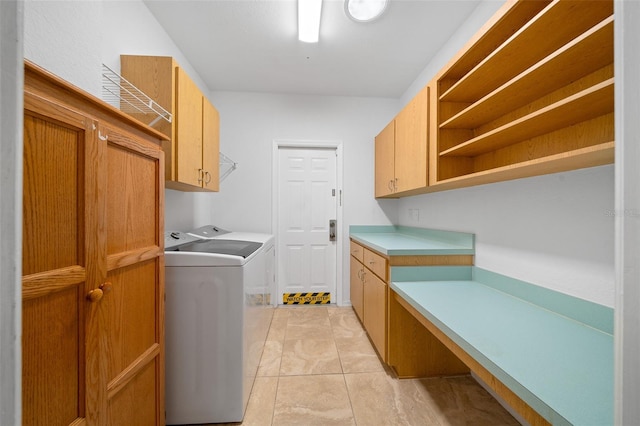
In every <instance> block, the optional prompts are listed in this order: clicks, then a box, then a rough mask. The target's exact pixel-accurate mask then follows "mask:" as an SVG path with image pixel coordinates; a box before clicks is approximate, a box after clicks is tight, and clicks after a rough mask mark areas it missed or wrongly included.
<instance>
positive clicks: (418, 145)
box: [395, 86, 429, 193]
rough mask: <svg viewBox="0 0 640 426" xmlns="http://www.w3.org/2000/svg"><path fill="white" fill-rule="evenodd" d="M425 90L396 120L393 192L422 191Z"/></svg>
mask: <svg viewBox="0 0 640 426" xmlns="http://www.w3.org/2000/svg"><path fill="white" fill-rule="evenodd" d="M428 102H429V87H428V86H425V87H424V88H423V89H422V90H421V91H420V92H419V93H418V94H417V95H416V96H415V97H414V98H413V99H412V100H411V101H410V102H409V103H408V104H407V105H406V106H405V107H404V108H403V109H402V111H400V113H399V114H398V116H397V117H396V145H395V178H396V192H399V193H402V192H406V191H410V190H413V189H420V188H426V186H427V183H428V179H427V178H428V175H427V164H428V162H427V136H428V135H427V126H428V121H427V119H428V106H429V105H428Z"/></svg>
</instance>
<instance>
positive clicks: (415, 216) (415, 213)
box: [409, 209, 420, 222]
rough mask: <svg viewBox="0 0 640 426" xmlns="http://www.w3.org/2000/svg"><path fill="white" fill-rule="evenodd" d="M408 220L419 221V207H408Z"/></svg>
mask: <svg viewBox="0 0 640 426" xmlns="http://www.w3.org/2000/svg"><path fill="white" fill-rule="evenodd" d="M409 220H411V221H412V222H419V221H420V209H409Z"/></svg>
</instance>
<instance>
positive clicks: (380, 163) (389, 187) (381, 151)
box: [375, 120, 395, 197]
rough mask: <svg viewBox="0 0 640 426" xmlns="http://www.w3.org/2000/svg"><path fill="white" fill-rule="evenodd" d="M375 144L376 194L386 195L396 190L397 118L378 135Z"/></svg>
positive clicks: (377, 195) (379, 195)
mask: <svg viewBox="0 0 640 426" xmlns="http://www.w3.org/2000/svg"><path fill="white" fill-rule="evenodd" d="M375 145H376V146H375V150H376V152H375V155H376V157H375V175H376V178H375V196H376V197H384V196H385V195H390V194H392V193H393V192H394V185H395V181H394V179H395V174H394V173H395V170H394V161H395V160H394V158H395V154H394V146H395V120H392V121H391V122H390V123H389V124H388V125H387V127H385V128H384V129H383V130H382V131H381V132H380V134H379V135H378V136H376V140H375Z"/></svg>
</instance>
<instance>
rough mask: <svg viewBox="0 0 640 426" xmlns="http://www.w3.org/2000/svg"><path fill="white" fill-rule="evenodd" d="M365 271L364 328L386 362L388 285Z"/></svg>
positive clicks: (367, 270) (368, 271)
mask: <svg viewBox="0 0 640 426" xmlns="http://www.w3.org/2000/svg"><path fill="white" fill-rule="evenodd" d="M364 271H365V276H364V295H363V299H364V328H365V329H366V330H367V333H369V337H371V340H372V341H373V344H374V346H375V347H376V350H377V351H378V354H380V357H381V358H382V359H383V360H385V361H386V346H387V345H386V330H387V324H386V321H387V284H386V283H385V282H384V281H382V280H381V279H380V278H378V277H377V276H376V275H375V274H374V273H373V272H371V271H370V270H369V269H367V268H365V270H364Z"/></svg>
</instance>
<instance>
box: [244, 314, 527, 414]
mask: <svg viewBox="0 0 640 426" xmlns="http://www.w3.org/2000/svg"><path fill="white" fill-rule="evenodd" d="M518 424H519V423H518V422H517V421H516V420H515V419H514V418H513V417H512V416H511V415H510V414H509V413H508V412H507V411H506V410H505V409H504V408H503V407H502V406H501V405H500V404H498V403H497V402H496V401H495V399H493V398H492V397H491V395H489V394H488V393H487V392H486V391H485V390H484V389H483V388H482V387H481V386H480V385H478V384H477V383H476V382H475V381H474V380H473V379H472V378H471V377H469V376H461V377H449V378H436V379H404V380H398V379H397V378H395V377H394V375H393V373H392V372H391V371H390V370H388V369H387V368H385V366H384V364H382V362H381V361H380V360H379V358H378V356H377V354H376V352H375V350H374V349H373V347H372V346H371V343H370V341H369V339H368V337H367V335H366V333H365V331H364V329H363V328H362V325H361V324H360V322H359V321H358V319H357V317H356V315H355V313H354V312H353V310H352V309H351V308H338V307H331V306H329V307H327V306H304V307H279V308H277V309H276V310H275V311H274V316H273V320H272V322H271V328H270V330H269V335H268V337H267V342H266V346H265V349H264V352H263V354H262V359H261V362H260V367H259V369H258V377H257V378H256V381H255V384H254V386H253V391H252V393H251V398H250V399H249V405H248V407H247V412H246V414H245V418H244V421H243V422H242V425H243V426H249V425H251V426H261V425H274V426H275V425H277V426H280V425H296V426H297V425H305V426H306V425H323V426H325V425H358V426H368V425H372V426H373V425H375V426H377V425H442V426H444V425H491V426H497V425H518Z"/></svg>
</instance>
